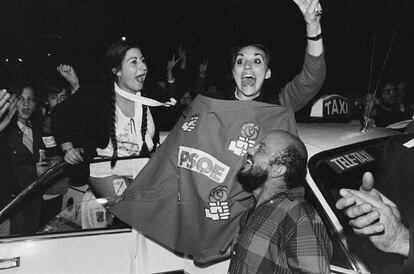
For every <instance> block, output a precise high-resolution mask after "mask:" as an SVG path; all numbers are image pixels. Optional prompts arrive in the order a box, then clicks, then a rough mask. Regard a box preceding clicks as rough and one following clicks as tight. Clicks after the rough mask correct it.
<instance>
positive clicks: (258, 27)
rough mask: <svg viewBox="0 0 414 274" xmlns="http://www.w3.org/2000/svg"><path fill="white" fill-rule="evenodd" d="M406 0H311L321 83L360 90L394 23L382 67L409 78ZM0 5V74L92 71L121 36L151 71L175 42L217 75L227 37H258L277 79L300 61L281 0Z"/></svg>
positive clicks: (413, 33)
mask: <svg viewBox="0 0 414 274" xmlns="http://www.w3.org/2000/svg"><path fill="white" fill-rule="evenodd" d="M408 3H409V0H329V1H328V0H325V1H322V0H321V4H322V6H323V9H324V14H323V18H322V24H323V25H322V27H323V35H324V44H325V55H326V59H327V65H328V77H327V80H326V82H325V85H324V88H323V92H324V93H328V92H338V93H344V92H345V91H353V92H356V91H361V92H362V91H364V92H365V91H366V90H367V87H368V80H369V71H370V58H371V53H372V47H373V36H374V33H375V36H376V43H375V54H374V57H375V58H374V60H375V61H374V76H373V85H374V86H375V83H376V81H377V79H378V74H379V71H380V68H381V66H382V63H383V61H384V58H385V56H386V53H387V50H388V47H389V44H390V42H391V40H392V36H393V34H394V32H395V30H396V29H397V26H398V25H399V28H398V33H397V36H396V40H395V43H394V46H393V48H392V51H391V54H390V57H389V62H388V64H387V66H386V69H385V73H384V77H385V78H391V79H396V78H397V77H401V78H403V79H406V80H407V81H409V83H410V84H413V83H414V81H413V79H414V67H413V66H414V65H413V64H414V47H413V46H414V20H412V17H413V15H414V9H413V7H412V4H408ZM0 7H1V8H0V13H1V16H0V35H1V45H2V46H1V48H0V58H1V59H0V69H1V71H0V72H1V74H0V77H1V78H0V81H2V82H5V81H6V79H8V78H7V75H10V72H11V73H12V74H13V73H16V71H17V70H16V68H17V67H19V68H20V69H21V68H22V67H25V68H26V69H27V68H29V67H30V68H31V70H32V71H35V74H36V73H37V74H39V75H41V74H42V73H43V71H44V70H45V69H47V68H49V69H50V68H51V66H52V65H53V66H54V65H55V64H56V63H58V62H61V61H63V62H68V63H71V64H73V65H74V66H75V68H76V69H77V71H78V72H79V73H80V74H81V75H87V74H89V73H91V72H92V73H95V72H96V71H97V70H98V67H99V62H100V61H101V59H102V56H103V51H104V49H105V47H106V46H107V45H108V44H110V43H111V42H113V41H114V40H116V39H119V37H121V36H127V37H128V38H132V39H133V40H136V41H138V42H139V43H140V44H142V45H143V46H144V53H145V55H146V57H147V60H149V63H150V69H151V71H152V72H153V75H156V74H157V71H159V70H160V69H161V68H162V69H164V66H165V62H166V59H167V58H168V56H169V55H170V54H171V53H172V51H173V50H174V48H175V47H176V46H177V45H178V44H180V43H182V44H184V45H185V46H186V47H191V48H192V49H193V51H192V53H191V56H192V57H193V58H192V60H193V62H194V65H195V64H196V63H197V62H199V61H200V59H201V58H208V59H209V69H210V74H211V75H216V76H217V77H218V75H220V76H222V75H224V72H225V69H228V51H229V48H230V47H231V46H232V45H236V44H237V43H238V42H240V41H258V42H262V43H265V44H267V45H268V46H269V47H270V48H271V50H272V52H273V68H272V69H273V76H276V78H277V81H278V82H280V84H282V83H284V82H285V81H287V80H289V79H290V78H291V77H292V76H293V75H294V74H296V73H297V72H298V71H299V70H300V67H301V62H302V58H303V53H304V46H305V39H304V36H305V32H304V21H303V19H302V17H301V14H300V12H299V10H298V8H297V7H296V5H295V4H294V3H293V2H292V1H290V0H210V1H194V0H70V1H61V0H0ZM48 52H52V56H51V57H47V53H48ZM17 57H22V58H24V62H23V63H19V62H17V61H16V60H17ZM6 58H8V59H9V63H5V59H6ZM5 71H8V72H9V74H7V73H6V72H5ZM18 71H20V70H18Z"/></svg>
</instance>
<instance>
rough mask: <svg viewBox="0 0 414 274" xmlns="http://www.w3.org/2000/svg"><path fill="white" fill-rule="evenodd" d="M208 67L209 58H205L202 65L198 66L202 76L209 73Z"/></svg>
mask: <svg viewBox="0 0 414 274" xmlns="http://www.w3.org/2000/svg"><path fill="white" fill-rule="evenodd" d="M207 68H208V59H203V61H202V62H201V64H200V66H199V67H198V71H199V73H200V76H203V77H204V76H205V75H206V74H207Z"/></svg>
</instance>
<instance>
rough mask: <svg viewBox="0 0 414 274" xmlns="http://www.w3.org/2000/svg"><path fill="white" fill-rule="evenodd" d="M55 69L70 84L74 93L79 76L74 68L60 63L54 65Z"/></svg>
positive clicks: (77, 86) (78, 85) (77, 87)
mask: <svg viewBox="0 0 414 274" xmlns="http://www.w3.org/2000/svg"><path fill="white" fill-rule="evenodd" d="M56 70H57V71H58V72H59V73H60V75H61V76H62V77H63V78H64V79H65V80H66V81H68V83H69V84H70V86H71V90H72V92H71V93H72V94H74V93H75V92H76V91H77V90H78V89H79V87H80V84H79V78H78V76H77V75H76V72H75V70H74V69H73V67H72V66H70V65H64V64H60V65H59V66H57V67H56Z"/></svg>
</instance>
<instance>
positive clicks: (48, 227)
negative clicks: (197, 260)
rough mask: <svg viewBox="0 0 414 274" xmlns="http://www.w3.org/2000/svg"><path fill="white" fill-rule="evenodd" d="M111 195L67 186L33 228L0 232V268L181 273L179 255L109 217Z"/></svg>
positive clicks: (13, 208) (26, 195) (25, 195)
mask: <svg viewBox="0 0 414 274" xmlns="http://www.w3.org/2000/svg"><path fill="white" fill-rule="evenodd" d="M64 168H65V164H64V163H62V164H60V165H58V166H56V167H54V168H52V169H51V170H49V171H48V172H47V173H46V174H43V175H42V176H41V177H40V178H39V179H38V180H37V181H35V182H34V183H33V184H32V185H30V186H29V187H28V188H27V189H25V190H24V191H23V192H22V193H20V194H19V196H18V197H17V198H16V199H14V200H13V201H12V202H11V203H10V204H9V205H7V206H6V208H4V209H2V210H1V211H0V217H1V218H0V219H1V220H5V219H8V220H10V219H12V220H13V216H14V214H16V212H18V211H19V210H18V209H19V206H21V205H23V206H24V205H25V204H26V203H30V201H31V199H33V198H34V196H36V195H42V194H43V193H42V192H39V191H37V190H38V189H39V186H41V185H42V184H44V183H45V182H46V181H49V180H53V178H54V177H55V176H56V174H59V173H60V172H61V171H62V169H64ZM113 202H114V200H113V199H112V200H111V199H110V198H104V199H96V198H95V197H94V196H93V194H92V192H91V191H90V190H89V189H88V187H87V186H84V187H70V188H69V191H68V193H67V194H66V195H65V197H64V198H63V203H62V204H63V205H64V210H62V211H61V212H60V213H59V214H58V215H57V216H55V217H54V218H52V219H51V220H50V221H49V222H47V223H46V224H45V225H44V226H43V227H42V228H40V229H39V230H38V231H37V232H36V233H33V234H26V235H19V234H14V235H8V236H3V237H0V270H1V273H159V272H166V271H176V273H182V272H183V269H184V259H183V258H181V257H179V256H177V255H176V254H174V253H173V252H171V251H169V250H167V249H165V248H163V247H161V246H160V245H158V244H157V243H155V242H154V241H152V240H150V239H147V238H145V237H144V236H142V235H141V234H139V233H138V232H136V231H135V230H132V229H131V228H130V227H128V226H127V225H125V224H123V223H121V222H119V221H117V220H116V219H115V220H114V219H113V216H111V215H110V214H109V213H108V212H107V209H108V208H109V207H110V205H111V203H113Z"/></svg>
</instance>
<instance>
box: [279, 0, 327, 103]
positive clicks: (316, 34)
mask: <svg viewBox="0 0 414 274" xmlns="http://www.w3.org/2000/svg"><path fill="white" fill-rule="evenodd" d="M293 1H294V2H295V3H296V5H297V6H298V7H299V9H300V11H301V13H302V15H303V18H304V20H305V22H306V39H307V47H306V53H305V59H304V63H303V68H302V71H301V72H300V73H299V74H298V75H296V76H295V78H293V80H292V81H291V82H289V83H287V84H286V86H285V87H283V88H282V90H281V93H280V95H279V99H280V103H281V105H289V106H291V107H292V109H293V111H298V110H299V109H301V108H302V107H304V106H305V105H306V104H307V103H308V102H309V100H311V99H312V98H313V97H314V96H315V95H316V94H317V93H318V92H319V90H320V88H321V87H322V84H323V82H324V81H325V77H326V64H325V58H324V55H323V51H324V48H323V41H322V28H321V23H320V19H321V14H322V13H321V12H322V9H321V6H320V4H319V0H312V1H309V0H293Z"/></svg>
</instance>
